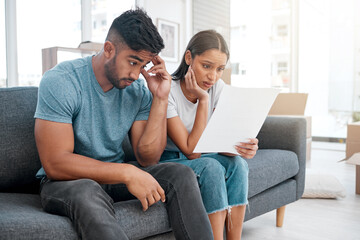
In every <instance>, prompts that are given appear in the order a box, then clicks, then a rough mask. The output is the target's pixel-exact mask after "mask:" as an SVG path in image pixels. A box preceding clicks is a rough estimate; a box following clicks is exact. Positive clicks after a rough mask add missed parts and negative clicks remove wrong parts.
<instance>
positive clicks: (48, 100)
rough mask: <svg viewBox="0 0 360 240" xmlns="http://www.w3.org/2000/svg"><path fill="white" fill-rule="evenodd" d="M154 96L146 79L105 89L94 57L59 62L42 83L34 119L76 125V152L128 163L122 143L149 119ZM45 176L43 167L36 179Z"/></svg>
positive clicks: (106, 160) (104, 159)
mask: <svg viewBox="0 0 360 240" xmlns="http://www.w3.org/2000/svg"><path fill="white" fill-rule="evenodd" d="M151 102H152V95H151V93H150V91H149V89H148V88H147V87H146V86H145V84H144V81H143V80H142V79H138V80H136V81H135V82H133V83H132V84H131V85H130V86H128V87H126V88H125V89H117V88H115V87H114V88H113V89H111V90H110V91H108V92H106V93H105V92H104V91H103V90H102V88H101V86H100V85H99V83H98V82H97V80H96V78H95V74H94V71H93V68H92V57H91V56H89V57H86V58H81V59H76V60H73V61H67V62H63V63H60V64H58V65H57V66H56V67H54V68H53V69H51V70H49V71H47V72H46V73H45V74H44V76H43V78H42V80H41V83H40V86H39V96H38V103H37V107H36V112H35V118H39V119H44V120H49V121H54V122H61V123H71V124H72V126H73V130H74V141H75V142H74V144H75V145H74V153H76V154H80V155H83V156H87V157H91V158H94V159H97V160H100V161H104V162H119V163H120V162H123V161H124V151H123V149H122V145H121V144H122V142H123V140H124V138H125V136H126V135H127V133H128V131H129V130H130V128H131V126H132V124H133V123H134V121H138V120H147V119H148V116H149V112H150V107H151ZM43 176H45V172H44V170H43V168H41V169H40V170H39V171H38V173H37V177H40V178H41V177H43Z"/></svg>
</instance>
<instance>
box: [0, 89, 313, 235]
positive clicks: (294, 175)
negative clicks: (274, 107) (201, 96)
mask: <svg viewBox="0 0 360 240" xmlns="http://www.w3.org/2000/svg"><path fill="white" fill-rule="evenodd" d="M36 103H37V87H14V88H0V239H78V237H77V234H76V232H75V230H74V228H73V226H72V224H71V221H70V220H69V219H68V218H67V217H64V216H57V215H52V214H49V213H46V212H45V211H43V209H42V206H41V202H40V196H39V194H38V191H39V180H38V179H36V178H35V174H36V172H37V171H38V169H39V168H40V167H41V163H40V160H39V156H38V153H37V149H36V144H35V138H34V123H35V119H34V113H35V108H36ZM258 139H259V150H258V152H257V154H256V156H255V157H254V158H253V159H249V160H247V162H248V166H249V205H248V209H247V211H246V215H245V221H247V220H249V219H251V218H254V217H256V216H259V215H261V214H264V213H266V212H269V211H272V210H274V209H277V208H279V207H281V206H284V205H286V204H289V203H291V202H294V201H296V200H298V199H299V198H300V197H301V196H302V194H303V191H304V182H305V154H306V121H305V119H303V118H286V117H284V118H281V117H267V119H266V121H265V123H264V125H263V126H262V129H261V130H260V132H259V134H258ZM123 147H124V151H125V154H126V160H127V161H129V160H134V155H133V152H132V149H131V146H130V143H129V141H128V139H126V140H125V141H124V143H123ZM114 208H115V212H116V216H117V219H118V221H119V224H121V225H122V226H123V228H124V230H125V232H126V234H127V235H128V237H129V239H149V240H156V239H158V240H159V239H174V236H173V234H172V232H171V226H170V223H169V220H168V216H167V212H166V208H165V205H164V204H162V203H161V202H159V203H156V204H155V205H153V206H152V207H150V208H149V210H147V211H146V212H143V211H142V208H141V204H140V202H139V201H138V200H131V201H124V202H117V203H115V204H114ZM274 221H275V220H274Z"/></svg>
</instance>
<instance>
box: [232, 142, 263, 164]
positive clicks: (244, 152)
mask: <svg viewBox="0 0 360 240" xmlns="http://www.w3.org/2000/svg"><path fill="white" fill-rule="evenodd" d="M249 140H250V141H249V142H240V143H238V144H237V145H236V146H235V149H236V151H237V152H238V153H239V154H240V156H241V157H243V158H246V159H251V158H253V157H254V156H255V154H256V151H257V150H258V149H259V146H258V143H259V140H258V139H257V138H250V139H249Z"/></svg>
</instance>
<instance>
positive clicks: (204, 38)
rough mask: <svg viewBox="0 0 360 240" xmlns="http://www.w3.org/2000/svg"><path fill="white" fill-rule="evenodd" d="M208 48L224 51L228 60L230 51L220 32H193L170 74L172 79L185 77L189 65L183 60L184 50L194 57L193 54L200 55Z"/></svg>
mask: <svg viewBox="0 0 360 240" xmlns="http://www.w3.org/2000/svg"><path fill="white" fill-rule="evenodd" d="M209 49H218V50H220V51H221V52H223V53H225V54H226V56H227V60H229V57H230V53H229V49H228V46H227V44H226V42H225V39H224V38H223V36H221V34H219V33H217V32H216V31H214V30H205V31H201V32H198V33H197V34H195V35H194V36H193V37H192V38H191V39H190V41H189V43H188V45H187V47H186V50H185V53H184V55H183V58H182V60H181V63H180V66H179V67H178V69H176V71H175V72H174V73H173V74H172V77H173V80H181V79H183V78H185V74H186V73H187V71H188V68H189V66H188V65H187V64H186V62H185V54H186V51H187V50H189V51H190V52H191V57H192V58H193V59H194V58H195V56H198V55H201V54H202V53H204V52H205V51H207V50H209Z"/></svg>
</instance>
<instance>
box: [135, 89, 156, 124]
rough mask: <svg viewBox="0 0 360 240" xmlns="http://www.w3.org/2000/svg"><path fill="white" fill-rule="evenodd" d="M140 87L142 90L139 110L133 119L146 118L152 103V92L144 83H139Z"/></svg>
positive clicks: (140, 119)
mask: <svg viewBox="0 0 360 240" xmlns="http://www.w3.org/2000/svg"><path fill="white" fill-rule="evenodd" d="M140 87H141V92H142V99H141V104H140V109H139V112H138V114H137V115H136V117H135V121H142V120H148V118H149V114H150V109H151V104H152V94H151V92H150V90H149V89H148V88H147V87H146V86H145V85H144V84H141V85H140Z"/></svg>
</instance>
